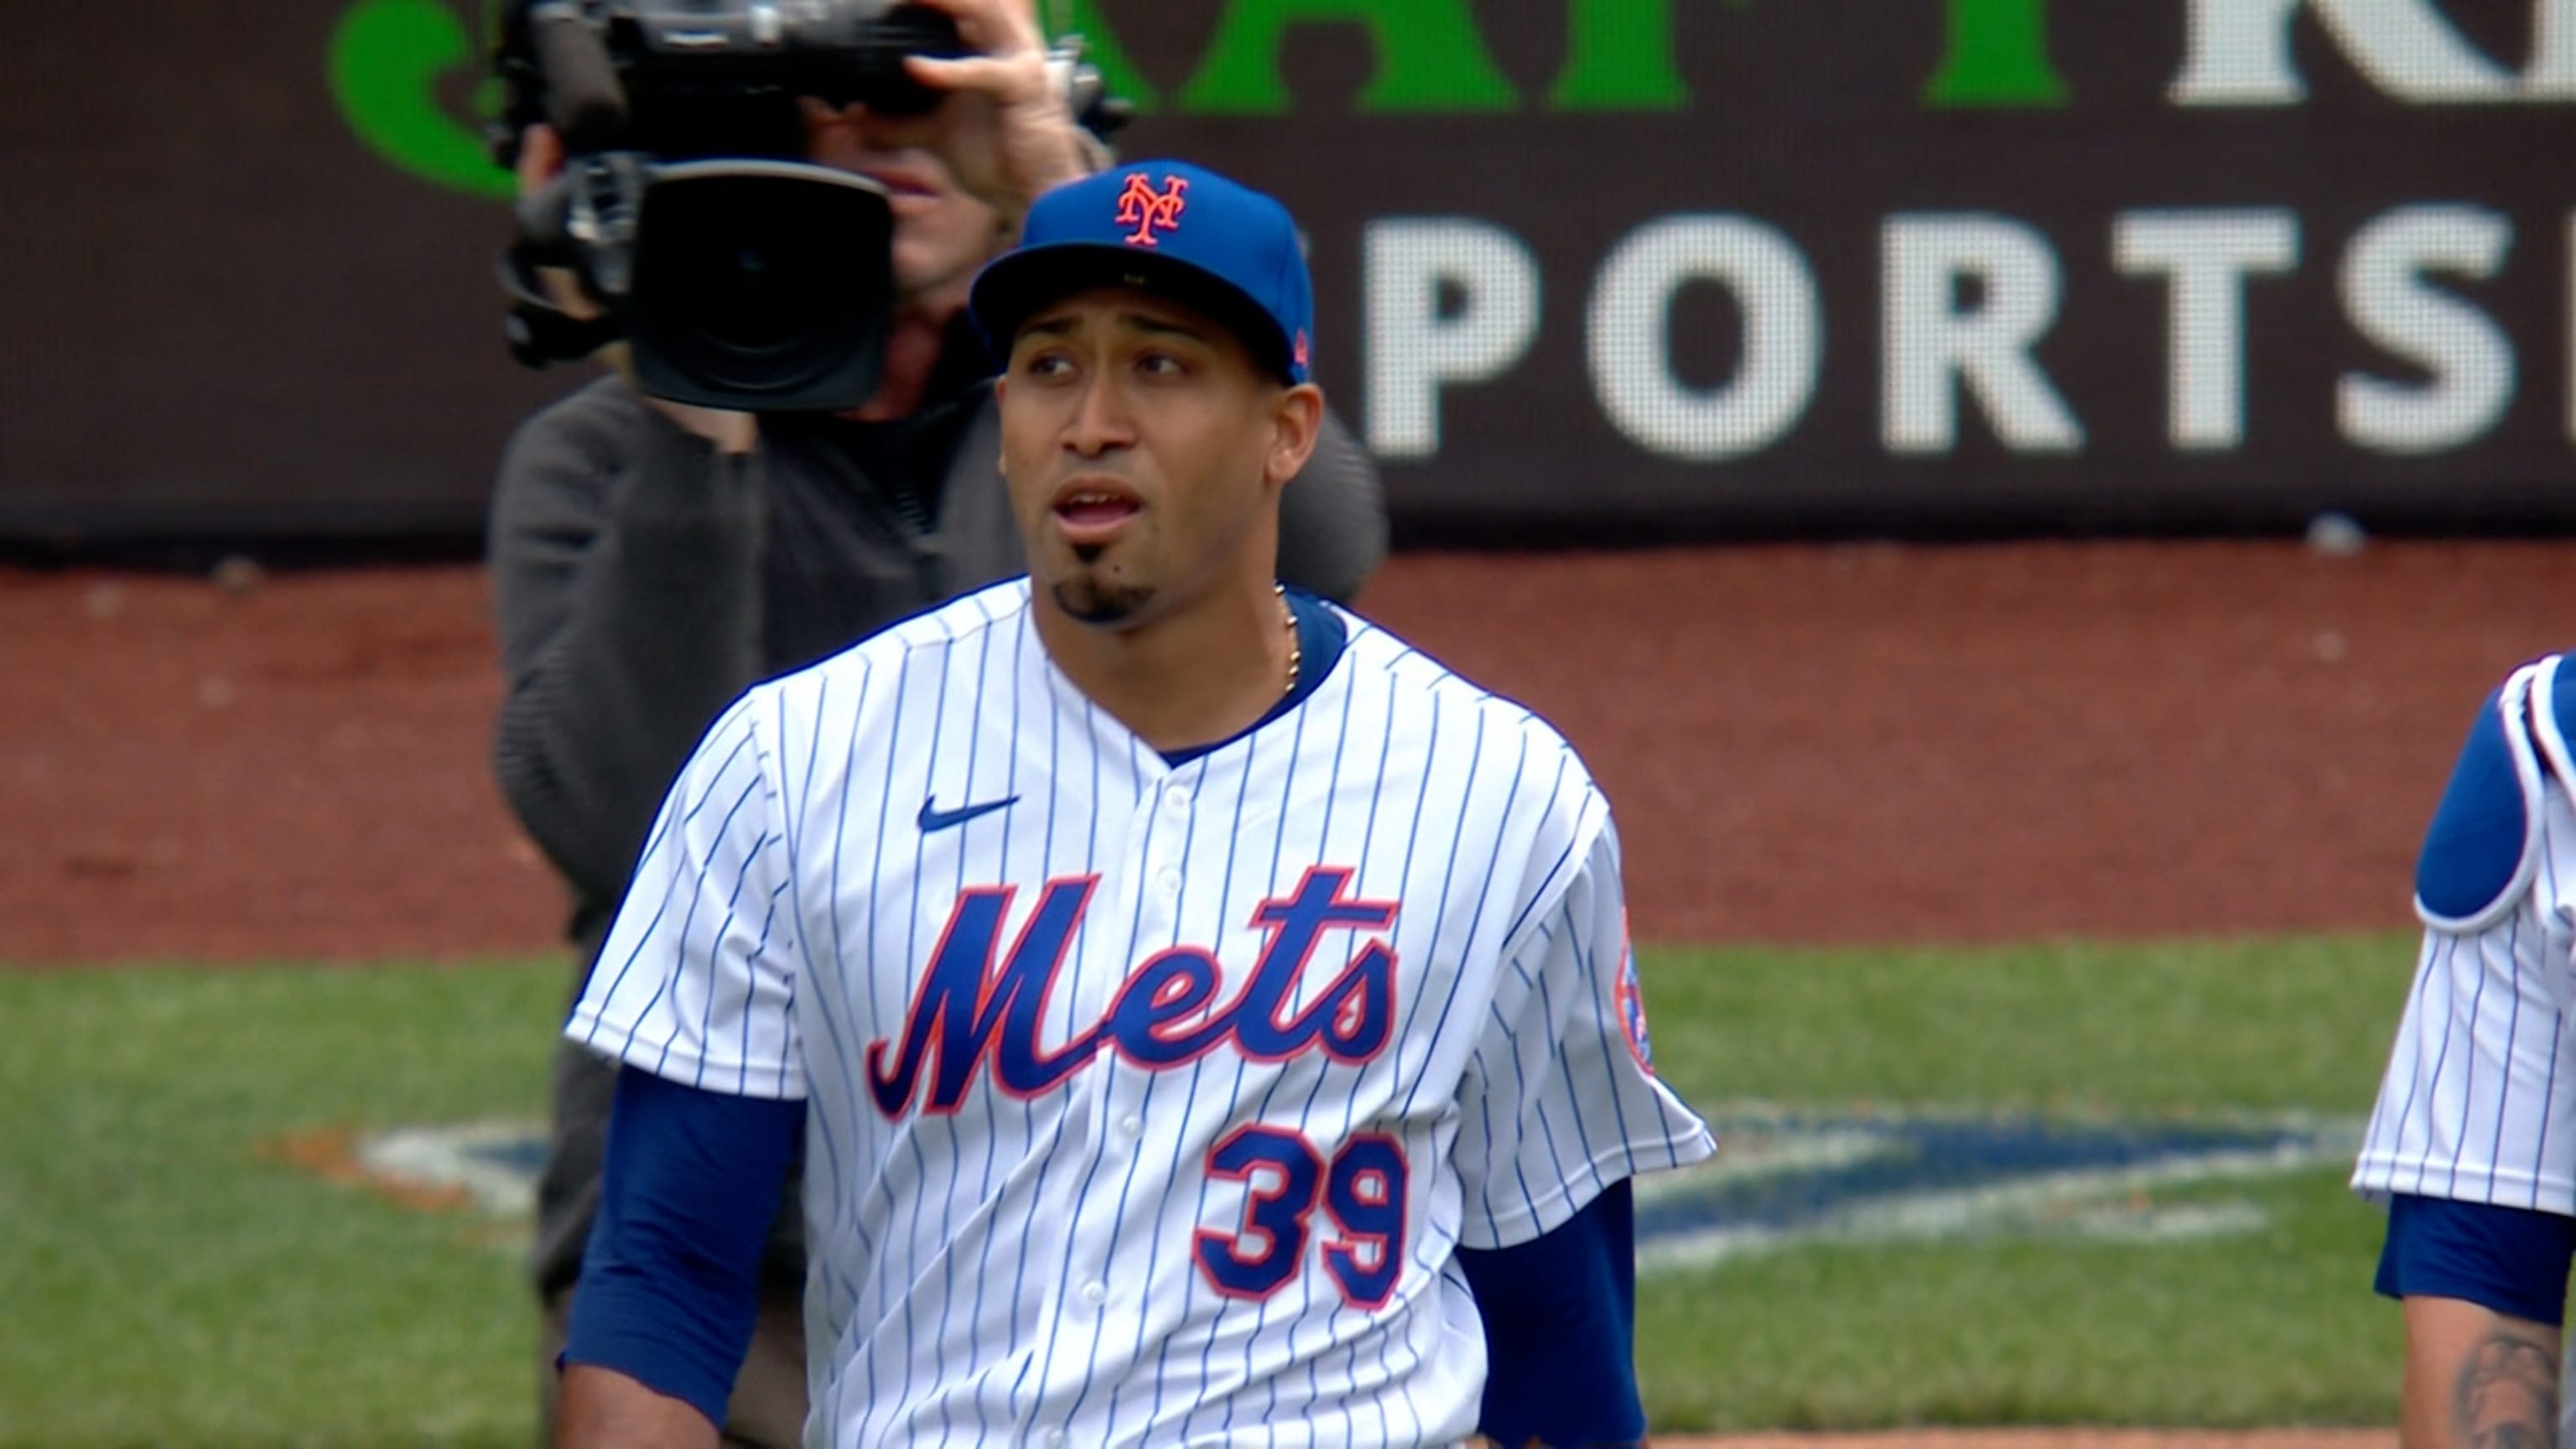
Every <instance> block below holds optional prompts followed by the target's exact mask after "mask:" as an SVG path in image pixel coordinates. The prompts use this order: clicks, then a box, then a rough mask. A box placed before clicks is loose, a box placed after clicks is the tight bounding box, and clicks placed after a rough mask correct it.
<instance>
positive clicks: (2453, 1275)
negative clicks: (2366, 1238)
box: [2375, 1193, 2576, 1324]
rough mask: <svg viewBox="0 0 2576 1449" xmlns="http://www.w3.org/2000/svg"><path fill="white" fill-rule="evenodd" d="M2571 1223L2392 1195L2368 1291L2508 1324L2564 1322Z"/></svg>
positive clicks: (2575, 1252)
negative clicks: (2475, 1312)
mask: <svg viewBox="0 0 2576 1449" xmlns="http://www.w3.org/2000/svg"><path fill="white" fill-rule="evenodd" d="M2571 1257H2576V1218H2568V1217H2561V1216H2559V1215H2558V1214H2556V1213H2544V1212H2533V1211H2531V1210H2529V1209H2527V1208H2513V1207H2497V1206H2495V1205H2493V1204H2490V1203H2482V1202H2457V1201H2454V1200H2452V1199H2450V1198H2441V1197H2414V1196H2410V1195H2408V1194H2405V1193H2400V1194H2397V1195H2396V1196H2394V1197H2391V1198H2390V1199H2389V1201H2388V1242H2387V1245H2386V1246H2385V1247H2383V1248H2382V1249H2381V1250H2380V1254H2379V1278H2378V1282H2377V1284H2376V1285H2375V1286H2376V1287H2377V1288H2378V1290H2379V1291H2380V1292H2381V1293H2383V1294H2385V1295H2387V1296H2388V1297H2390V1298H2458V1299H2461V1300H2464V1301H2466V1302H2470V1303H2475V1304H2477V1305H2478V1306H2479V1307H2481V1308H2487V1309H2492V1310H2494V1311H2495V1312H2497V1313H2501V1314H2504V1315H2506V1316H2507V1317H2511V1318H2522V1319H2528V1320H2530V1321H2531V1322H2533V1323H2547V1324H2557V1323H2559V1322H2561V1321H2563V1320H2564V1319H2565V1317H2566V1315H2567V1266H2568V1263H2569V1261H2570V1259H2571Z"/></svg>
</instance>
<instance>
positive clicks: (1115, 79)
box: [1073, 0, 1154, 115]
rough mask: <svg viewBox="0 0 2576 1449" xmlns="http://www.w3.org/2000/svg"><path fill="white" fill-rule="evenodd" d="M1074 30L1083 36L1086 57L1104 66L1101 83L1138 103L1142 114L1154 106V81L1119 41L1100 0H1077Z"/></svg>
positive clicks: (1093, 62)
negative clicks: (1146, 75) (1143, 72)
mask: <svg viewBox="0 0 2576 1449" xmlns="http://www.w3.org/2000/svg"><path fill="white" fill-rule="evenodd" d="M1073 33H1074V34H1076V35H1079V36H1081V37H1082V58H1083V59H1084V60H1086V61H1089V62H1090V63H1091V64H1093V65H1095V66H1097V67H1099V68H1100V83H1101V84H1102V85H1104V86H1107V87H1108V88H1109V93H1110V94H1111V95H1113V96H1116V97H1118V98H1119V99H1120V100H1123V101H1126V102H1128V103H1129V104H1131V105H1133V106H1135V108H1136V112H1137V114H1138V115H1144V114H1146V113H1148V112H1151V111H1152V110H1153V109H1154V87H1153V84H1152V83H1151V82H1149V81H1147V80H1146V79H1145V77H1144V75H1143V74H1142V73H1141V72H1139V71H1138V70H1137V69H1136V65H1135V63H1134V62H1133V61H1130V60H1129V59H1128V58H1127V52H1126V50H1125V49H1124V48H1122V47H1121V46H1120V45H1119V44H1118V37H1117V35H1116V34H1114V33H1113V32H1112V31H1111V30H1110V29H1109V17H1108V16H1105V15H1103V14H1101V13H1100V0H1073Z"/></svg>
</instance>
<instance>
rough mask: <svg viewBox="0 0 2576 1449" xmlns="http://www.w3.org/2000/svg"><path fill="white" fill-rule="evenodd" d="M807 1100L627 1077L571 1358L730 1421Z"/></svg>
mask: <svg viewBox="0 0 2576 1449" xmlns="http://www.w3.org/2000/svg"><path fill="white" fill-rule="evenodd" d="M804 1128H805V1104H804V1103H803V1102H799V1101H772V1100H767V1099H763V1098H754V1097H733V1096H726V1095H724V1094H722V1093H717V1092H707V1091H701V1090H699V1089H697V1088H695V1087H688V1086H682V1085H681V1084H679V1083H677V1082H669V1081H664V1080H663V1079H662V1078H660V1077H657V1076H654V1075H653V1074H652V1073H650V1072H647V1071H642V1070H639V1069H637V1068H634V1067H621V1068H619V1069H618V1073H617V1098H616V1102H615V1105H614V1106H613V1107H612V1108H611V1110H610V1113H609V1118H608V1149H607V1162H606V1165H605V1167H604V1169H603V1171H602V1176H601V1186H600V1200H599V1217H598V1220H597V1221H595V1222H594V1223H593V1224H592V1225H591V1230H590V1246H589V1248H588V1249H587V1250H586V1251H585V1252H584V1254H583V1256H582V1267H581V1285H580V1287H579V1289H578V1290H577V1291H576V1292H575V1293H574V1294H573V1302H572V1319H571V1323H570V1325H569V1326H568V1328H567V1330H566V1334H565V1345H564V1353H563V1359H562V1362H564V1363H578V1364H590V1365H594V1366H597V1367H600V1368H606V1369H614V1370H616V1371H617V1372H619V1373H622V1374H625V1375H626V1376H627V1377H629V1378H632V1379H634V1380H636V1381H638V1382H639V1383H642V1384H643V1385H644V1386H645V1387H647V1388H650V1389H652V1390H653V1391H654V1392H656V1393H661V1394H667V1395H669V1396H671V1397H672V1398H675V1399H680V1400H683V1401H685V1402H686V1403H688V1404H689V1405H690V1406H691V1407H692V1408H695V1409H696V1410H698V1412H700V1413H702V1414H704V1415H706V1417H707V1421H708V1422H709V1423H713V1424H719V1425H721V1424H722V1423H724V1420H725V1402H726V1400H727V1399H729V1398H731V1397H732V1395H733V1380H734V1375H735V1374H737V1373H739V1372H740V1371H741V1369H742V1359H743V1355H744V1354H745V1353H746V1352H748V1351H749V1348H750V1345H751V1334H752V1328H753V1325H754V1324H755V1322H756V1321H757V1320H758V1317H759V1312H760V1287H759V1280H760V1255H761V1249H762V1246H763V1244H764V1243H765V1242H766V1241H767V1239H768V1236H769V1225H770V1221H771V1219H772V1218H773V1217H775V1216H776V1214H777V1211H778V1195H779V1190H780V1185H781V1183H782V1182H783V1181H784V1179H785V1177H786V1174H787V1169H788V1166H789V1164H790V1163H791V1162H792V1161H793V1160H794V1158H795V1155H796V1149H797V1145H798V1143H799V1141H800V1140H801V1139H802V1137H803V1134H804Z"/></svg>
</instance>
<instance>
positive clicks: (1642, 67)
mask: <svg viewBox="0 0 2576 1449" xmlns="http://www.w3.org/2000/svg"><path fill="white" fill-rule="evenodd" d="M1566 32H1567V33H1566V48H1567V49H1568V50H1571V51H1572V52H1573V55H1572V56H1571V57H1570V58H1569V59H1568V60H1567V61H1566V64H1565V73H1564V74H1563V75H1560V76H1558V77H1557V78H1556V89H1555V90H1553V91H1551V92H1549V93H1548V101H1549V103H1550V104H1551V105H1553V106H1555V108H1556V109H1558V110H1560V111H1678V110H1680V109H1682V108H1683V107H1684V106H1686V105H1689V104H1690V91H1689V89H1688V88H1686V87H1685V86H1683V85H1682V78H1681V73H1680V72H1679V71H1677V70H1675V69H1674V68H1673V44H1672V42H1673V0H1574V13H1573V14H1572V16H1571V17H1570V18H1569V19H1568V20H1567V22H1566Z"/></svg>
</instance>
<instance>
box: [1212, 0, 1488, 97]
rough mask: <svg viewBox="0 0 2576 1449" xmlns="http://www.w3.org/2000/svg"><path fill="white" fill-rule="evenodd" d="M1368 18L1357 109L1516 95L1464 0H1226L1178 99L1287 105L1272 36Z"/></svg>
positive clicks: (1276, 38) (1276, 40) (1277, 37)
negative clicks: (1367, 74) (1365, 75)
mask: <svg viewBox="0 0 2576 1449" xmlns="http://www.w3.org/2000/svg"><path fill="white" fill-rule="evenodd" d="M1307 20H1343V21H1358V22H1359V23H1361V24H1363V25H1366V26H1367V27H1368V32H1369V40H1370V42H1371V43H1372V44H1373V45H1375V46H1376V48H1377V74H1376V75H1375V76H1374V77H1372V78H1371V79H1370V81H1369V84H1368V89H1366V90H1364V91H1361V92H1360V109H1361V110H1364V111H1435V112H1436V111H1507V110H1510V109H1512V108H1513V107H1514V106H1516V105H1518V104H1519V103H1520V97H1519V96H1518V95H1516V94H1514V92H1513V90H1512V83H1511V82H1510V81H1508V80H1506V79H1504V78H1503V73H1502V72H1501V71H1499V70H1496V69H1495V68H1494V59H1493V57H1492V56H1490V55H1488V54H1486V53H1485V39H1484V37H1483V36H1481V35H1479V34H1477V33H1476V22H1475V20H1474V18H1473V17H1471V16H1470V15H1468V13H1467V0H1227V4H1226V8H1225V14H1224V16H1223V17H1222V18H1220V19H1219V20H1218V21H1217V27H1216V38H1215V39H1213V40H1211V41H1210V42H1209V43H1208V54H1207V59H1206V60H1205V61H1203V62H1201V63H1200V65H1199V73H1198V74H1197V75H1195V76H1192V77H1191V78H1190V83H1189V84H1188V85H1187V86H1185V87H1183V88H1182V91H1181V108H1182V109H1183V110H1186V111H1194V112H1197V113H1198V114H1200V115H1209V116H1215V115H1230V116H1276V115H1281V114H1284V113H1285V112H1286V111H1287V109H1288V86H1287V84H1286V82H1284V81H1282V80H1281V79H1280V78H1279V43H1280V41H1281V39H1282V38H1283V37H1284V36H1285V35H1286V33H1287V30H1288V27H1289V26H1290V25H1292V24H1295V23H1297V22H1299V21H1307Z"/></svg>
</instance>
